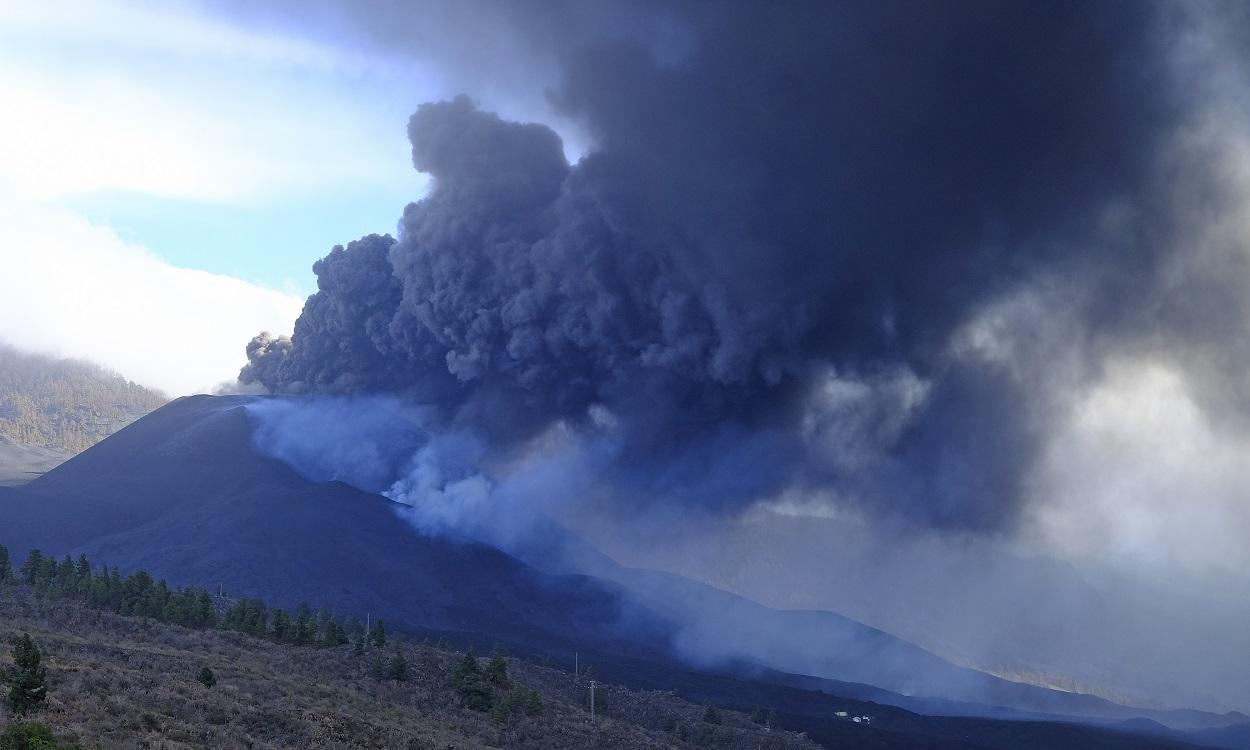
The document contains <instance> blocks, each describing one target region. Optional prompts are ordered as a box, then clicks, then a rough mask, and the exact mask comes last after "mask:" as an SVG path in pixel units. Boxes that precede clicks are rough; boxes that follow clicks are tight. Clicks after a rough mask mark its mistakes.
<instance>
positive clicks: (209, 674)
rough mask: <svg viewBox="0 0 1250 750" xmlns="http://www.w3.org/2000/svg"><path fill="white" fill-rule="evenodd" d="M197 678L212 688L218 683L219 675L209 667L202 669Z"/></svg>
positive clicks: (202, 683)
mask: <svg viewBox="0 0 1250 750" xmlns="http://www.w3.org/2000/svg"><path fill="white" fill-rule="evenodd" d="M195 679H196V680H198V681H199V683H200V684H201V685H203V686H204V687H206V688H211V687H213V686H215V685H216V684H217V675H215V674H213V670H211V669H209V668H208V667H203V668H202V669H200V673H199V674H198V675H196V676H195Z"/></svg>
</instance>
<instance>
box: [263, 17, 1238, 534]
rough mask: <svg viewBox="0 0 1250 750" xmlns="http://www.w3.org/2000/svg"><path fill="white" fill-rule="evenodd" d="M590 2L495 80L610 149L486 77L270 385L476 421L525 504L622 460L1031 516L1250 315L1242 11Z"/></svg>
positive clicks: (731, 489) (509, 58)
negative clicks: (1137, 375) (1040, 478)
mask: <svg viewBox="0 0 1250 750" xmlns="http://www.w3.org/2000/svg"><path fill="white" fill-rule="evenodd" d="M577 5H578V4H572V5H571V6H569V7H562V6H561V5H560V4H543V5H535V6H525V11H524V13H523V14H521V13H518V11H517V10H516V9H515V8H514V7H512V6H504V7H502V8H495V7H488V8H479V10H482V12H483V15H484V17H485V18H486V19H487V20H485V21H483V24H485V25H486V26H487V27H489V28H499V27H502V28H506V29H509V30H510V33H512V34H513V35H514V36H515V37H516V38H517V39H519V40H521V41H520V42H518V43H517V48H515V49H510V50H506V51H504V52H500V53H498V54H497V55H492V54H491V53H489V52H487V53H484V54H483V60H484V62H483V63H482V64H483V66H484V67H485V68H487V69H488V70H498V69H503V68H506V67H508V66H510V65H513V66H515V67H516V68H517V69H519V70H533V69H537V68H541V67H543V65H545V64H550V65H551V66H553V67H554V68H555V69H556V70H558V71H559V80H558V81H557V82H555V86H554V88H553V90H552V91H551V92H550V101H551V103H552V106H553V107H554V109H555V111H556V113H557V114H558V115H559V116H561V117H564V118H569V119H570V120H572V121H574V122H576V123H578V124H579V125H580V126H581V127H582V128H584V130H585V132H587V133H589V134H590V136H591V137H592V139H593V146H592V147H591V148H590V150H589V153H588V154H587V155H586V156H585V157H583V158H582V159H581V160H580V161H578V162H577V163H576V164H572V165H570V164H569V163H567V161H566V159H565V155H564V151H563V149H562V144H561V140H560V138H559V137H558V136H557V135H556V133H555V132H553V131H552V130H551V129H549V128H547V127H546V126H544V125H539V124H521V123H517V122H511V121H507V120H504V119H501V118H500V117H498V116H496V115H494V114H491V113H489V112H487V111H483V110H482V109H479V108H478V107H477V106H476V105H475V104H474V103H473V102H472V101H470V100H469V99H467V98H463V97H461V98H457V99H454V100H452V101H444V102H438V103H430V104H423V105H421V106H420V107H419V108H418V110H417V112H416V114H414V115H413V117H412V120H411V121H410V123H409V136H410V139H411V141H412V147H413V148H412V154H413V164H414V166H415V167H416V168H417V169H418V170H421V171H423V172H428V173H429V174H430V175H431V176H432V177H433V189H432V192H431V193H430V194H429V195H428V196H426V197H425V198H423V199H421V200H419V201H418V202H416V203H413V204H410V205H409V206H408V207H407V208H406V209H405V210H404V213H403V217H402V219H401V220H400V222H399V232H398V239H392V238H390V237H381V236H376V235H375V236H370V237H366V238H362V239H360V240H358V241H356V242H353V243H350V244H349V245H348V246H346V247H345V248H343V247H339V248H335V249H334V251H332V252H331V253H330V255H328V256H327V257H326V258H324V259H323V260H321V261H319V262H318V263H317V264H316V266H314V271H315V273H316V274H317V278H318V288H319V291H318V292H317V293H316V294H315V295H313V296H312V297H310V298H309V301H308V303H307V305H306V306H305V308H304V313H303V315H302V316H301V318H300V320H299V321H298V323H297V325H296V328H295V333H294V336H293V337H292V338H291V339H289V340H288V339H283V338H279V339H273V338H271V337H267V336H264V335H262V336H261V337H258V338H257V339H255V340H254V341H253V342H252V343H251V344H250V345H249V346H248V358H249V364H248V365H247V367H245V368H244V370H243V372H242V373H241V380H242V381H244V382H247V383H260V384H263V385H264V386H266V387H267V388H269V389H270V390H271V391H273V392H276V393H298V394H334V395H353V396H355V395H365V394H370V395H372V394H388V395H391V396H394V397H397V398H400V399H402V400H404V401H406V402H410V403H416V404H423V405H426V406H427V407H428V408H429V410H428V412H427V413H426V416H425V419H426V421H425V422H424V423H423V429H424V430H426V431H427V433H428V434H429V435H435V436H437V435H441V434H457V435H472V436H473V437H472V441H473V444H474V445H475V446H479V447H478V448H475V449H474V450H475V453H474V455H475V456H476V458H474V459H473V460H471V461H469V464H470V465H471V466H470V467H469V468H468V469H465V470H464V471H461V472H459V473H460V474H464V475H465V476H468V475H473V474H475V473H477V472H480V473H482V475H483V476H484V477H489V479H487V480H485V481H486V486H487V487H488V488H491V489H490V491H494V489H495V488H497V483H498V482H505V483H506V477H507V472H508V471H510V470H514V469H515V467H517V466H527V467H532V466H533V465H534V464H535V462H539V463H544V465H545V466H547V467H548V468H550V467H551V466H557V465H558V466H559V467H561V471H564V472H566V474H565V475H564V479H565V480H566V481H565V485H566V487H577V488H578V489H579V491H580V490H582V489H585V487H586V483H587V481H588V480H587V477H588V476H593V477H594V479H595V481H594V482H593V484H594V485H595V486H596V487H597V488H598V490H597V492H588V493H587V495H586V497H585V500H586V501H587V502H590V501H592V500H593V499H595V498H603V497H608V498H610V499H611V501H612V502H613V503H615V504H620V503H627V504H631V505H629V506H627V507H632V504H652V505H659V506H664V507H668V508H672V509H674V510H675V511H676V512H686V511H689V510H705V511H709V512H720V511H725V510H736V509H741V508H743V507H745V506H747V505H749V504H751V503H753V502H756V501H759V500H762V499H769V498H774V497H777V496H779V495H781V494H783V493H787V492H789V493H816V494H819V495H820V496H822V497H832V498H835V499H836V501H837V502H841V503H850V504H853V505H857V506H859V507H861V508H864V509H867V510H869V511H871V512H874V513H881V514H884V515H887V516H897V517H902V518H904V519H906V520H908V521H911V522H915V523H920V524H926V525H935V526H939V527H955V528H966V529H973V530H980V531H1000V530H1009V529H1012V528H1014V527H1015V526H1016V525H1017V524H1018V523H1019V522H1020V521H1021V519H1022V518H1023V517H1025V516H1026V515H1027V512H1026V510H1027V505H1028V503H1029V502H1030V499H1031V498H1033V497H1034V496H1035V495H1036V494H1037V488H1036V487H1035V486H1033V485H1031V484H1030V481H1031V477H1032V472H1033V469H1034V466H1035V463H1036V462H1037V461H1038V458H1039V456H1040V455H1041V454H1042V453H1043V452H1044V450H1045V448H1046V445H1047V441H1048V439H1049V436H1050V435H1052V434H1054V433H1055V432H1056V430H1057V429H1058V428H1057V427H1056V425H1055V424H1054V423H1055V421H1056V420H1057V419H1059V417H1058V416H1057V415H1062V414H1063V413H1064V409H1065V408H1067V407H1068V406H1069V405H1070V404H1071V403H1072V401H1073V399H1074V398H1075V397H1074V395H1073V393H1075V392H1076V391H1079V390H1080V389H1083V388H1086V387H1089V385H1090V384H1091V383H1094V382H1096V381H1097V380H1098V379H1099V377H1100V374H1101V371H1102V368H1103V365H1104V363H1105V362H1106V361H1108V360H1109V359H1112V358H1117V357H1119V358H1125V357H1127V358H1147V359H1162V360H1164V361H1166V362H1168V363H1169V364H1170V365H1171V366H1174V367H1176V368H1178V369H1180V370H1187V371H1188V370H1192V369H1193V367H1194V360H1193V359H1192V358H1190V357H1188V356H1185V353H1188V352H1193V351H1198V352H1200V353H1201V352H1211V351H1214V349H1213V348H1212V347H1211V345H1210V344H1211V342H1215V341H1217V340H1220V339H1221V338H1222V337H1224V336H1226V335H1227V333H1228V330H1227V329H1229V328H1231V330H1233V331H1234V332H1241V331H1244V324H1245V316H1232V317H1228V318H1224V320H1227V321H1230V322H1228V323H1226V324H1225V326H1224V328H1223V329H1221V330H1217V329H1216V328H1212V329H1210V330H1204V329H1203V326H1202V325H1200V324H1201V323H1203V322H1204V321H1206V320H1208V319H1209V318H1211V317H1213V316H1215V317H1217V318H1218V317H1219V315H1220V313H1218V312H1213V311H1210V310H1207V309H1205V308H1204V307H1203V302H1202V301H1200V300H1197V299H1195V297H1194V292H1195V291H1197V290H1210V289H1211V288H1214V290H1215V291H1216V293H1217V297H1220V296H1222V297H1224V298H1232V299H1236V298H1237V295H1238V293H1239V292H1241V291H1242V288H1243V287H1242V282H1241V281H1239V280H1237V279H1236V278H1233V277H1229V276H1228V275H1226V274H1220V273H1217V274H1214V275H1212V274H1211V273H1210V269H1212V268H1218V267H1220V266H1221V264H1228V263H1233V262H1234V261H1235V259H1237V258H1240V257H1241V256H1240V251H1241V249H1242V247H1243V245H1244V238H1243V237H1240V236H1235V235H1233V234H1227V235H1226V236H1224V237H1223V238H1216V239H1215V240H1213V241H1212V242H1211V243H1208V244H1207V245H1206V247H1208V248H1210V249H1209V251H1208V252H1206V253H1194V252H1192V249H1193V248H1192V243H1191V242H1190V241H1191V240H1192V239H1193V236H1194V235H1193V221H1194V216H1195V214H1194V209H1193V206H1192V204H1189V203H1188V202H1186V201H1180V200H1178V194H1177V185H1178V184H1183V185H1184V189H1185V190H1186V191H1187V192H1192V191H1202V193H1203V194H1204V195H1208V196H1214V197H1216V198H1217V199H1218V201H1216V202H1215V203H1208V204H1206V205H1208V206H1223V207H1225V208H1226V209H1227V210H1229V211H1232V210H1234V209H1236V210H1240V209H1239V205H1240V204H1239V203H1238V200H1239V197H1238V194H1237V193H1236V191H1235V190H1234V189H1233V187H1234V186H1231V185H1230V183H1229V182H1228V180H1226V179H1225V178H1226V177H1227V175H1228V172H1227V170H1223V171H1220V172H1218V173H1217V172H1212V171H1211V170H1210V167H1211V165H1212V164H1214V163H1216V162H1218V161H1219V160H1221V159H1223V158H1224V157H1225V156H1226V155H1227V153H1228V144H1229V143H1230V142H1233V141H1235V140H1236V138H1239V137H1240V133H1241V131H1239V130H1238V129H1237V128H1238V127H1240V125H1241V124H1242V123H1239V122H1233V123H1230V124H1229V125H1228V126H1227V127H1226V128H1222V129H1220V130H1219V131H1218V132H1216V131H1213V130H1210V129H1208V130H1205V131H1204V130H1202V129H1201V128H1200V127H1198V126H1199V125H1201V124H1202V123H1203V122H1205V120H1204V118H1205V117H1206V115H1207V114H1208V113H1209V112H1211V111H1213V108H1217V107H1218V106H1219V104H1220V103H1226V102H1228V101H1231V100H1232V98H1234V97H1236V96H1238V95H1240V94H1241V93H1244V92H1243V91H1241V90H1240V89H1237V88H1235V86H1233V84H1239V83H1240V79H1237V78H1235V77H1233V76H1225V77H1224V78H1223V79H1221V80H1231V81H1232V82H1233V83H1230V84H1227V85H1225V84H1221V85H1218V86H1217V85H1215V84H1212V85H1210V86H1208V87H1205V88H1202V89H1200V90H1199V89H1195V88H1194V87H1192V86H1187V85H1180V84H1181V82H1182V79H1183V76H1185V75H1188V74H1190V73H1193V72H1194V71H1196V70H1209V69H1210V68H1211V66H1213V65H1214V64H1215V63H1214V62H1213V61H1221V64H1228V65H1232V66H1234V68H1235V69H1237V70H1240V68H1238V67H1237V66H1238V65H1240V64H1241V61H1240V60H1234V61H1232V62H1229V58H1228V57H1227V56H1226V55H1225V54H1224V50H1225V48H1224V46H1222V45H1225V44H1231V43H1232V42H1233V41H1235V40H1236V39H1237V38H1240V37H1239V36H1238V35H1237V34H1236V33H1230V34H1229V35H1228V37H1229V38H1227V39H1225V40H1224V41H1222V42H1221V41H1219V40H1215V41H1211V38H1210V35H1209V34H1207V33H1206V32H1205V31H1204V28H1205V27H1204V26H1203V23H1205V22H1206V19H1207V16H1199V15H1196V14H1194V13H1189V12H1182V10H1183V9H1182V8H1178V7H1171V6H1159V7H1151V8H1147V7H1146V6H1142V5H1130V4H1122V3H1094V4H1076V3H1071V4H1067V3H1061V4H1047V5H1045V6H1030V5H1026V4H1020V5H1018V6H1011V5H1009V4H1005V3H983V4H974V5H962V6H960V8H959V9H958V12H957V13H955V12H951V9H950V8H946V7H941V6H918V5H915V4H897V5H896V4H888V3H886V4H864V5H860V6H851V5H845V4H827V3H811V4H807V3H787V4H784V5H777V4H765V3H760V4H757V5H748V4H745V3H735V4H733V5H732V6H726V5H711V4H708V5H703V4H694V3H688V4H680V5H674V6H669V5H666V4H654V5H636V6H629V7H630V8H631V9H630V10H629V11H621V10H620V8H619V7H617V10H616V11H615V12H614V13H612V14H610V18H611V19H613V21H612V24H611V25H609V24H606V23H604V24H596V23H593V22H592V21H590V20H589V19H590V18H591V17H592V14H590V13H588V12H584V11H581V10H578V9H577ZM426 10H427V11H428V17H421V16H419V14H418V13H417V12H415V11H414V13H413V14H412V15H407V14H406V13H405V12H404V11H402V10H395V9H392V10H390V11H388V13H389V15H388V14H384V13H380V12H379V13H372V14H369V13H366V14H364V15H365V16H366V18H365V21H364V22H363V25H364V26H365V27H366V28H368V29H369V30H371V31H372V32H375V33H378V34H381V35H382V37H383V41H384V42H386V43H390V44H394V45H397V46H400V47H402V46H403V45H404V44H405V42H406V40H405V36H404V35H405V33H406V31H405V30H407V29H410V28H414V25H415V24H416V23H417V21H418V18H424V25H423V26H422V29H423V33H424V34H426V35H432V36H438V34H437V33H432V31H431V30H432V29H433V30H437V29H438V24H440V23H444V24H451V25H452V26H451V27H449V28H448V29H447V31H448V33H449V34H450V35H452V36H454V37H455V38H457V39H463V38H464V37H465V36H466V35H469V36H471V35H472V27H469V26H468V25H463V26H461V25H457V24H460V23H461V22H463V21H464V19H463V18H461V17H460V16H459V15H458V12H452V11H447V10H443V11H439V10H438V9H437V7H435V8H429V9H426ZM1208 10H1209V11H1210V12H1209V13H1208V15H1215V14H1217V13H1222V12H1223V11H1222V10H1221V9H1220V8H1218V7H1217V6H1211V8H1209V9H1208ZM522 16H524V17H523V18H522ZM622 16H626V17H628V20H627V21H626V20H623V19H622ZM457 19H459V20H457ZM566 22H567V23H566ZM563 28H567V29H568V30H569V31H568V35H567V37H563V36H561V34H560V31H559V30H560V29H563ZM1196 37H1201V38H1202V39H1204V40H1207V41H1208V42H1209V44H1207V46H1205V47H1203V46H1202V45H1194V44H1188V45H1187V44H1186V42H1187V41H1192V39H1193V38H1196ZM414 38H415V37H414ZM423 38H425V37H423ZM453 46H454V45H453ZM435 48H436V50H435V51H436V53H437V49H438V48H437V45H435ZM522 48H523V50H525V51H518V50H521V49H522ZM534 50H540V51H541V52H535V51H534ZM1178 50H1180V52H1178ZM458 62H459V60H458V59H457V58H456V56H455V55H449V56H447V57H446V58H445V63H446V64H447V65H449V66H451V67H453V68H454V67H455V66H456V65H457V63H458ZM540 63H541V64H540ZM475 75H476V74H469V73H466V74H464V75H463V76H462V77H463V78H464V80H466V81H472V80H475ZM484 75H489V73H487V74H484ZM540 85H541V82H540ZM1243 176H1244V175H1243ZM1243 176H1237V175H1234V176H1233V178H1230V179H1241V177H1243ZM1211 210H1220V209H1219V208H1213V209H1211ZM1212 259H1214V260H1212ZM1207 299H1211V297H1210V296H1207ZM1181 342H1184V346H1182V344H1181ZM1243 364H1244V363H1243V362H1242V358H1241V357H1237V356H1233V355H1227V356H1223V357H1222V358H1220V359H1218V360H1216V361H1212V360H1211V359H1204V360H1202V365H1201V368H1202V369H1201V372H1202V373H1203V374H1204V378H1205V379H1204V380H1203V384H1205V383H1207V382H1208V381H1210V382H1214V383H1215V384H1216V385H1220V384H1222V385H1221V387H1224V388H1225V390H1227V389H1228V388H1232V392H1235V393H1236V392H1240V391H1244V389H1245V386H1243V385H1236V383H1237V382H1239V381H1237V377H1236V376H1235V374H1234V373H1235V372H1237V371H1238V368H1240V367H1242V365H1243ZM1195 382H1196V381H1195ZM1230 383H1232V384H1233V385H1229V384H1230ZM1200 385H1201V384H1200ZM1212 387H1213V388H1214V387H1215V386H1214V385H1213V386H1212ZM1238 389H1240V391H1239V390H1238ZM1206 393H1207V391H1206V390H1204V395H1205V394H1206ZM1197 398H1199V400H1201V398H1202V397H1201V396H1199V397H1197ZM553 446H556V447H554V448H553ZM417 463H419V462H417ZM420 476H421V477H426V476H427V475H424V474H421V475H420ZM463 478H464V476H460V479H463ZM395 479H397V480H398V479H401V477H400V476H397V477H395ZM403 481H405V482H408V483H409V486H412V484H413V480H412V476H411V475H409V476H408V478H407V479H404V480H403ZM457 481H459V480H457ZM415 484H416V486H420V487H423V488H425V489H423V490H422V492H429V491H433V490H438V491H442V489H444V487H441V486H439V487H430V486H428V482H425V481H424V479H422V480H421V481H416V482H415ZM436 484H437V483H436ZM444 484H445V482H444ZM565 491H566V492H571V490H568V489H566V490H565ZM414 502H418V503H419V500H414Z"/></svg>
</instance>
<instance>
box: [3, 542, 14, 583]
mask: <svg viewBox="0 0 1250 750" xmlns="http://www.w3.org/2000/svg"><path fill="white" fill-rule="evenodd" d="M11 580H13V561H12V559H10V558H9V550H8V548H7V547H5V546H4V545H3V544H0V583H4V582H6V581H11Z"/></svg>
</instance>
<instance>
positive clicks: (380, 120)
mask: <svg viewBox="0 0 1250 750" xmlns="http://www.w3.org/2000/svg"><path fill="white" fill-rule="evenodd" d="M428 75H429V74H428V71H425V70H423V69H420V68H419V67H417V66H413V65H409V66H406V67H403V68H400V67H397V66H393V65H390V64H389V63H387V62H386V61H384V60H380V59H377V58H374V57H370V56H369V55H367V54H362V53H358V52H354V51H350V50H340V49H334V48H330V47H325V46H322V45H318V44H316V43H314V42H310V41H308V40H304V39H299V38H296V37H285V36H281V35H277V34H272V33H261V32H257V31H253V30H248V29H242V28H238V27H234V26H230V25H228V24H224V23H221V22H218V21H214V20H212V19H209V18H205V17H202V16H200V15H197V14H195V13H194V12H192V11H190V10H188V9H186V8H185V7H179V6H178V5H176V4H171V5H168V6H162V5H139V4H136V3H134V2H116V1H114V2H101V1H95V2H79V3H70V4H57V3H34V2H17V3H5V4H0V106H3V109H4V111H5V112H6V116H5V117H4V118H3V120H2V121H0V187H4V186H7V188H8V189H9V190H12V191H13V192H16V193H18V194H21V195H24V196H27V197H35V198H40V199H58V198H62V197H65V196H71V195H79V194H82V193H87V192H91V191H98V190H123V191H134V192H139V193H145V194H149V195H156V196H161V197H165V198H174V199H186V200H209V201H218V202H229V203H239V204H250V205H254V204H257V203H263V202H264V201H266V200H269V199H271V198H273V197H289V196H290V195H291V194H292V193H300V192H311V191H316V190H318V189H321V188H324V187H326V186H331V187H335V188H340V189H341V188H343V187H350V186H357V185H396V184H401V185H410V184H415V183H416V182H418V179H417V177H416V175H415V173H414V172H413V170H412V168H411V166H410V165H409V163H408V144H407V140H406V138H405V133H404V127H403V125H404V122H405V121H406V117H407V114H408V110H409V109H410V108H411V107H412V105H413V102H411V101H407V100H406V99H405V97H404V96H397V92H404V93H407V94H410V95H412V96H414V97H415V96H420V92H421V91H423V90H427V91H428V90H429V89H430V88H431V87H432V85H433V84H431V83H430V82H429V81H427V80H426V78H425V77H426V76H428Z"/></svg>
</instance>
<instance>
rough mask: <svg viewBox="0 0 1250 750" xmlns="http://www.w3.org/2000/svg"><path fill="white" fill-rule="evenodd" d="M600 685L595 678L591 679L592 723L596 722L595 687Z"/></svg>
mask: <svg viewBox="0 0 1250 750" xmlns="http://www.w3.org/2000/svg"><path fill="white" fill-rule="evenodd" d="M596 687H598V685H597V684H596V683H595V681H594V680H591V681H590V723H591V724H594V723H595V688H596Z"/></svg>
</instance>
